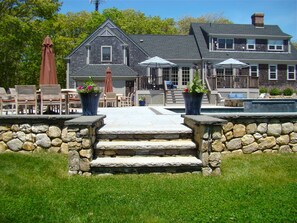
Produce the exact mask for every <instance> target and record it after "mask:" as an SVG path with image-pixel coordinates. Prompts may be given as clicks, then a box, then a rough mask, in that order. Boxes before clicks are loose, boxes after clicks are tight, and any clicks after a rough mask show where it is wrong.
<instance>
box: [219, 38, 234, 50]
mask: <svg viewBox="0 0 297 223" xmlns="http://www.w3.org/2000/svg"><path fill="white" fill-rule="evenodd" d="M218 49H233V39H218Z"/></svg>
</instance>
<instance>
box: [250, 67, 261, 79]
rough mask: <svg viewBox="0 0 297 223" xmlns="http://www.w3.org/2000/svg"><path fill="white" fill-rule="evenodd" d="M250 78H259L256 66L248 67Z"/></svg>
mask: <svg viewBox="0 0 297 223" xmlns="http://www.w3.org/2000/svg"><path fill="white" fill-rule="evenodd" d="M250 76H251V77H259V68H258V65H250Z"/></svg>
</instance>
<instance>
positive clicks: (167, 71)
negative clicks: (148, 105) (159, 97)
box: [162, 68, 170, 81]
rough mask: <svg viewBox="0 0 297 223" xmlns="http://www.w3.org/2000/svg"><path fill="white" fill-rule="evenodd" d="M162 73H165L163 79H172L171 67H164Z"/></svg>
mask: <svg viewBox="0 0 297 223" xmlns="http://www.w3.org/2000/svg"><path fill="white" fill-rule="evenodd" d="M162 74H163V80H164V81H169V80H170V77H169V68H163V70H162Z"/></svg>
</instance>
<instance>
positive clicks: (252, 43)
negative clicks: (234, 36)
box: [246, 39, 256, 50]
mask: <svg viewBox="0 0 297 223" xmlns="http://www.w3.org/2000/svg"><path fill="white" fill-rule="evenodd" d="M246 48H247V50H255V49H256V41H255V39H247V41H246Z"/></svg>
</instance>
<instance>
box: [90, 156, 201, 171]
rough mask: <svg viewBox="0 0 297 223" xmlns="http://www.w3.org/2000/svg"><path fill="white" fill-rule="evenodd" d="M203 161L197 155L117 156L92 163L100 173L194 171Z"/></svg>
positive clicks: (199, 168) (98, 159)
mask: <svg viewBox="0 0 297 223" xmlns="http://www.w3.org/2000/svg"><path fill="white" fill-rule="evenodd" d="M201 165H202V162H201V160H199V159H197V158H196V157H193V156H189V157H182V156H181V157H156V156H149V157H139V156H133V157H115V158H108V157H104V158H97V159H96V160H93V162H92V163H91V167H92V170H93V171H95V172H98V173H151V172H171V173H172V172H188V171H190V172H194V171H199V170H201Z"/></svg>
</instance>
